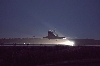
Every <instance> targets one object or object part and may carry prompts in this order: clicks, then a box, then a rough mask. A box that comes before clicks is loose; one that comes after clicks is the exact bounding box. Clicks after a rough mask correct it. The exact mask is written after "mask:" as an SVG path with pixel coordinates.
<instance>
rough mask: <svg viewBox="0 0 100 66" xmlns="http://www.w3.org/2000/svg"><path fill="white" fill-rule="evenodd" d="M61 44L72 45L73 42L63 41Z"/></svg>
mask: <svg viewBox="0 0 100 66" xmlns="http://www.w3.org/2000/svg"><path fill="white" fill-rule="evenodd" d="M61 44H64V45H69V46H74V42H73V41H65V42H62V43H61Z"/></svg>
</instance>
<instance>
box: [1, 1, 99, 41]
mask: <svg viewBox="0 0 100 66" xmlns="http://www.w3.org/2000/svg"><path fill="white" fill-rule="evenodd" d="M55 28H56V31H57V33H58V35H59V36H65V37H71V38H92V39H100V0H0V38H4V37H5V38H18V37H32V36H36V37H43V36H46V35H47V31H48V30H49V29H55Z"/></svg>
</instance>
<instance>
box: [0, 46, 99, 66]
mask: <svg viewBox="0 0 100 66" xmlns="http://www.w3.org/2000/svg"><path fill="white" fill-rule="evenodd" d="M99 59H100V47H97V46H96V47H94V46H76V47H75V46H74V47H71V46H29V47H28V46H11V47H10V46H0V65H1V66H100V60H99Z"/></svg>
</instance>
